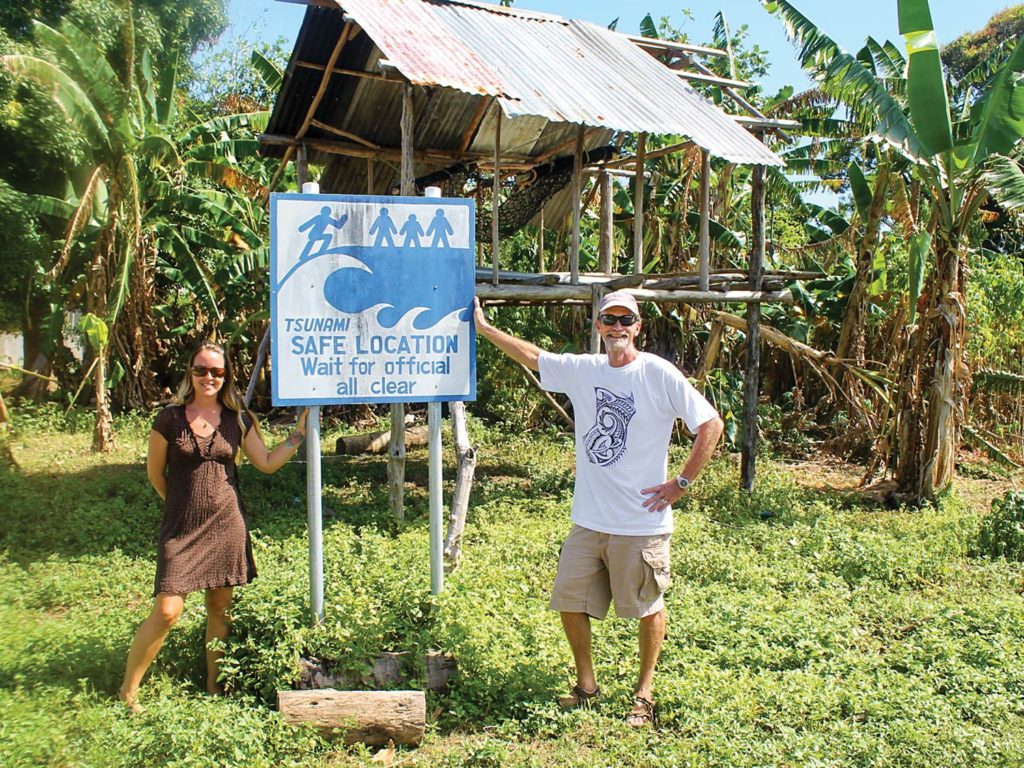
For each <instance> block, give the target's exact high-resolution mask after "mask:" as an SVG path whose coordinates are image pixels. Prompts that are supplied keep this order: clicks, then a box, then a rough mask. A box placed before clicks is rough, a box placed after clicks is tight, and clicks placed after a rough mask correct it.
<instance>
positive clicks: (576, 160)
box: [569, 123, 586, 285]
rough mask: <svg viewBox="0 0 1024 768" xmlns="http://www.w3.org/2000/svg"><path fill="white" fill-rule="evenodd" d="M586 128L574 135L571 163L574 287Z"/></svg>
mask: <svg viewBox="0 0 1024 768" xmlns="http://www.w3.org/2000/svg"><path fill="white" fill-rule="evenodd" d="M585 137H586V128H585V127H584V126H583V124H582V123H581V124H580V127H579V133H577V134H576V154H575V155H574V156H573V163H572V248H571V250H570V252H569V274H570V275H571V276H572V277H571V278H570V282H571V283H572V284H573V285H576V284H577V283H578V282H579V281H580V196H581V194H582V189H581V179H582V178H583V140H584V138H585Z"/></svg>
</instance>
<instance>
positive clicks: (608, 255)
mask: <svg viewBox="0 0 1024 768" xmlns="http://www.w3.org/2000/svg"><path fill="white" fill-rule="evenodd" d="M598 182H599V184H600V185H601V250H600V258H599V267H598V270H599V271H601V272H604V273H605V274H606V275H608V274H611V272H612V270H613V269H614V266H613V264H612V248H613V246H614V242H615V240H614V235H615V232H614V231H613V229H612V176H611V174H610V173H607V172H604V171H602V173H601V175H600V176H598Z"/></svg>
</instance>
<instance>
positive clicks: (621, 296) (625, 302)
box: [597, 291, 640, 317]
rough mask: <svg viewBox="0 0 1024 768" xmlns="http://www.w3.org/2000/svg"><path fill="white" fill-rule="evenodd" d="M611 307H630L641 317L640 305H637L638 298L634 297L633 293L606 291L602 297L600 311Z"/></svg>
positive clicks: (629, 308)
mask: <svg viewBox="0 0 1024 768" xmlns="http://www.w3.org/2000/svg"><path fill="white" fill-rule="evenodd" d="M611 307H622V308H623V309H628V310H629V311H630V312H632V313H633V314H634V315H636V316H637V317H640V307H639V306H637V303H636V299H635V298H633V294H631V293H627V292H626V291H612V292H611V293H606V294H605V295H604V298H602V299H601V304H600V305H599V306H598V310H597V311H598V312H604V311H605V310H606V309H610V308H611Z"/></svg>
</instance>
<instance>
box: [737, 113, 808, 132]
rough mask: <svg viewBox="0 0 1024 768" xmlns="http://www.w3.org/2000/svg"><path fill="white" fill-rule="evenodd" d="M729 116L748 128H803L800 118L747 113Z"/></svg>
mask: <svg viewBox="0 0 1024 768" xmlns="http://www.w3.org/2000/svg"><path fill="white" fill-rule="evenodd" d="M729 117H731V118H732V119H733V120H735V121H736V122H737V123H739V124H740V125H742V126H743V127H744V128H746V129H747V130H758V129H762V130H763V129H766V128H770V129H778V130H782V129H783V128H803V123H801V122H800V121H799V120H780V119H778V118H774V117H748V116H746V115H729Z"/></svg>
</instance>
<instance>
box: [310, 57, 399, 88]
mask: <svg viewBox="0 0 1024 768" xmlns="http://www.w3.org/2000/svg"><path fill="white" fill-rule="evenodd" d="M295 66H297V67H303V68H305V69H316V70H319V71H321V72H323V71H324V70H326V69H327V66H326V65H325V64H317V63H315V62H312V61H296V62H295ZM330 72H331V74H332V75H347V76H349V77H361V78H363V79H364V80H381V81H383V82H385V83H395V84H396V85H403V84H404V83H405V82H406V81H405V79H403V78H398V77H388V76H387V75H386V74H383V73H381V72H367V71H366V70H363V69H344V68H343V67H332V68H331V70H330Z"/></svg>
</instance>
